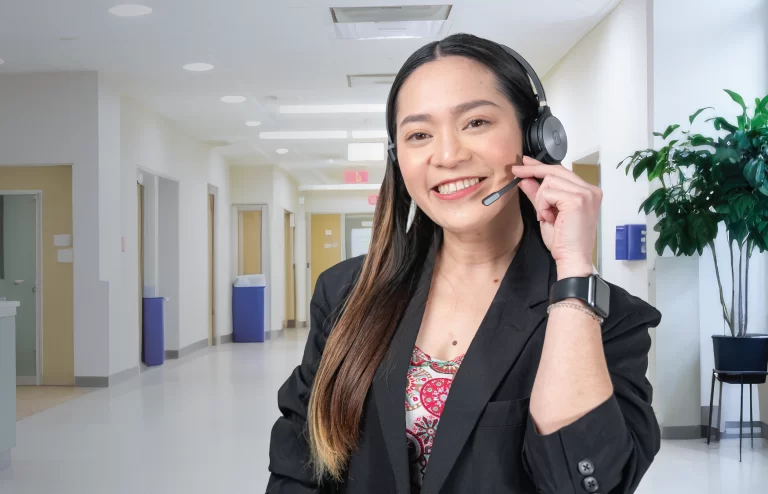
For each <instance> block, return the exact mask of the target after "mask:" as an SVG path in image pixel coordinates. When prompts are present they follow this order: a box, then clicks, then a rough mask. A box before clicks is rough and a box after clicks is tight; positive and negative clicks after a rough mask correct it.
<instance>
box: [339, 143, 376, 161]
mask: <svg viewBox="0 0 768 494" xmlns="http://www.w3.org/2000/svg"><path fill="white" fill-rule="evenodd" d="M347 159H348V160H349V161H381V160H383V159H384V143H381V142H376V143H357V144H348V145H347Z"/></svg>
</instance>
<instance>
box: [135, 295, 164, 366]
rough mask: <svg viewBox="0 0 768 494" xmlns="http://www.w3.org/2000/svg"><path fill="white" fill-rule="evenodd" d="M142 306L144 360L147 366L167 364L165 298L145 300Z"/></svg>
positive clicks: (142, 349)
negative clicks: (164, 321)
mask: <svg viewBox="0 0 768 494" xmlns="http://www.w3.org/2000/svg"><path fill="white" fill-rule="evenodd" d="M142 306H143V312H142V321H141V327H142V332H141V333H142V348H141V354H142V360H143V361H144V363H145V364H147V365H162V364H163V362H165V335H164V324H163V297H147V298H144V299H143V304H142Z"/></svg>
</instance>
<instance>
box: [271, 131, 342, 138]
mask: <svg viewBox="0 0 768 494" xmlns="http://www.w3.org/2000/svg"><path fill="white" fill-rule="evenodd" d="M347 136H348V134H347V131H346V130H305V131H283V132H262V133H260V134H259V137H261V138H262V139H346V138H347Z"/></svg>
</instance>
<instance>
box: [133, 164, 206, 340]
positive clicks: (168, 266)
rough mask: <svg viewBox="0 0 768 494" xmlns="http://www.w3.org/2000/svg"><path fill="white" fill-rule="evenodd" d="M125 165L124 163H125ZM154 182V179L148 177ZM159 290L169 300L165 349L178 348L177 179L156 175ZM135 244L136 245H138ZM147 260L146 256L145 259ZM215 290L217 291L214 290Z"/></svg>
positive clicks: (165, 326) (164, 323)
mask: <svg viewBox="0 0 768 494" xmlns="http://www.w3.org/2000/svg"><path fill="white" fill-rule="evenodd" d="M126 168H127V167H126ZM150 181H152V182H154V181H155V180H152V179H151V180H150ZM157 184H158V194H157V195H158V199H159V207H158V217H157V224H158V239H157V240H158V242H157V248H158V259H159V260H158V265H159V267H160V269H159V283H158V286H157V288H158V289H159V293H161V294H162V296H163V297H165V298H167V299H168V300H167V301H166V302H165V303H164V306H163V329H164V335H165V349H166V350H179V348H180V347H179V313H180V312H179V311H180V309H181V307H180V305H179V269H180V267H181V266H180V265H179V248H180V246H181V243H180V242H179V183H178V182H175V181H173V180H168V179H166V178H157ZM137 248H138V246H137ZM144 262H146V259H145V261H144ZM217 293H218V292H217Z"/></svg>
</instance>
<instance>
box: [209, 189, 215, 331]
mask: <svg viewBox="0 0 768 494" xmlns="http://www.w3.org/2000/svg"><path fill="white" fill-rule="evenodd" d="M213 208H214V196H213V194H208V304H209V305H208V307H209V310H208V346H211V345H213V344H214V343H215V341H216V340H215V339H214V334H215V333H214V330H213V316H214V314H215V309H214V305H213V303H214V291H213V285H214V283H213V272H214V270H213V246H214V242H213V232H214V228H213V221H214V220H213V219H214V215H213V213H214V210H213Z"/></svg>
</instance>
